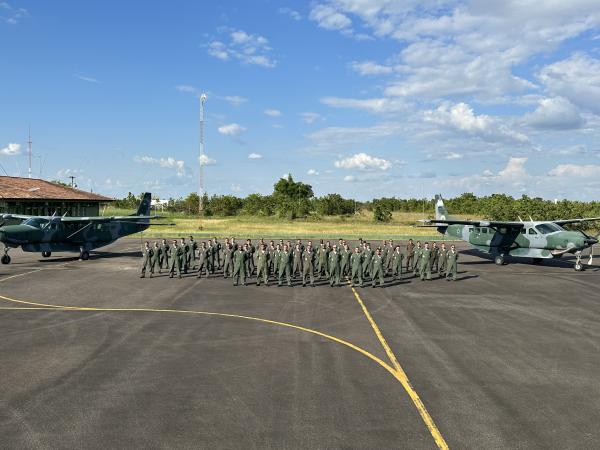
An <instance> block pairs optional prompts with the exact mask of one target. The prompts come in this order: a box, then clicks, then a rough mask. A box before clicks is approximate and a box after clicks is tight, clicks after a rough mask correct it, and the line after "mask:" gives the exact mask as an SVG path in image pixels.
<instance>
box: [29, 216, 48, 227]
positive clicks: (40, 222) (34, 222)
mask: <svg viewBox="0 0 600 450" xmlns="http://www.w3.org/2000/svg"><path fill="white" fill-rule="evenodd" d="M47 223H48V220H47V219H42V218H41V217H31V218H29V219H27V220H26V221H25V222H23V225H29V226H30V227H35V228H42V227H43V226H44V225H46V224H47Z"/></svg>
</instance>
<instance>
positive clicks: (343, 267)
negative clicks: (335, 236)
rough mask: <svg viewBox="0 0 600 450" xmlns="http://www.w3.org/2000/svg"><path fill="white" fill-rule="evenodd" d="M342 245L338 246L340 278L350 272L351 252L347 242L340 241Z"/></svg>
mask: <svg viewBox="0 0 600 450" xmlns="http://www.w3.org/2000/svg"><path fill="white" fill-rule="evenodd" d="M340 240H341V239H340ZM342 242H343V241H342ZM342 245H343V247H340V248H341V249H342V250H341V252H340V255H341V258H340V278H345V277H347V276H348V275H349V274H350V255H351V254H352V252H351V251H350V247H348V244H344V243H342Z"/></svg>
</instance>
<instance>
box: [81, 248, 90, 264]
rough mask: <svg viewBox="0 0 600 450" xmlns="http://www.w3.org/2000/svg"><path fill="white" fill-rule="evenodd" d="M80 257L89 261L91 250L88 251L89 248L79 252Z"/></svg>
mask: <svg viewBox="0 0 600 450" xmlns="http://www.w3.org/2000/svg"><path fill="white" fill-rule="evenodd" d="M79 259H81V260H82V261H87V260H88V259H90V252H88V251H87V250H82V251H81V253H80V254H79Z"/></svg>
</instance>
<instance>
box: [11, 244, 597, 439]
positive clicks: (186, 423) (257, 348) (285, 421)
mask: <svg viewBox="0 0 600 450" xmlns="http://www.w3.org/2000/svg"><path fill="white" fill-rule="evenodd" d="M460 249H461V258H460V260H459V280H458V281H456V282H446V281H445V280H438V279H436V280H433V281H429V282H421V281H419V280H417V279H415V278H408V279H407V280H406V281H405V282H403V283H401V284H396V285H393V286H388V287H386V288H384V289H379V288H378V289H371V288H370V287H368V288H364V289H357V290H356V292H357V293H358V299H357V298H356V297H355V295H354V293H353V291H352V290H351V288H350V287H348V286H343V287H340V288H330V287H329V286H328V285H326V284H324V283H322V284H320V285H319V286H317V287H315V288H309V287H307V288H302V287H300V286H295V287H293V288H289V287H281V288H278V287H276V286H269V287H262V286H261V287H256V286H247V287H241V286H240V287H233V286H232V283H231V281H230V280H225V279H223V278H222V277H220V276H219V277H215V278H213V279H209V280H205V279H202V280H197V279H196V278H194V277H192V276H190V277H185V278H183V279H181V280H178V279H169V278H168V277H166V276H165V275H164V274H163V275H162V276H159V277H156V278H154V279H148V278H146V279H140V278H139V264H140V258H139V252H138V250H139V240H133V239H123V240H121V241H119V242H118V243H116V244H114V245H112V246H110V247H107V248H106V249H103V250H102V251H100V252H96V253H94V254H93V255H92V258H91V259H90V260H89V261H78V260H76V259H75V258H74V257H73V255H70V254H59V255H53V256H52V257H51V258H49V259H45V258H41V256H40V255H37V254H27V253H22V252H20V251H14V250H13V251H11V256H12V261H13V262H12V263H11V264H10V265H8V266H0V296H1V297H0V307H1V308H15V309H1V310H0V380H1V381H2V382H1V384H0V437H1V438H0V440H1V442H2V445H1V446H2V448H19V449H21V448H35V449H38V448H53V449H54V448H57V449H60V448H65V449H66V448H103V449H104V448H232V449H234V448H244V449H252V448H256V449H259V448H260V449H263V448H277V449H295V448H373V449H387V448H389V449H392V448H393V449H397V448H410V449H422V448H423V449H431V448H437V444H436V441H435V440H434V436H435V431H434V432H432V429H431V424H430V426H429V427H428V425H427V424H426V421H425V420H424V419H423V414H422V411H419V410H418V409H417V407H416V406H415V402H414V401H413V400H414V399H413V398H411V393H410V392H409V391H408V390H407V389H406V386H404V385H403V384H402V383H401V382H400V381H399V378H398V377H397V376H395V375H394V373H395V374H398V372H397V371H395V370H396V369H395V368H394V365H393V361H392V360H391V359H390V355H389V354H388V352H386V350H385V349H384V347H383V345H382V340H381V339H380V337H378V336H377V334H376V332H375V331H374V328H373V325H372V324H371V323H370V321H369V320H368V317H367V316H366V315H365V311H364V310H363V308H362V307H361V305H360V302H359V299H360V301H362V302H363V304H364V306H365V308H366V311H368V313H369V314H370V315H371V316H372V319H373V322H374V325H375V326H376V327H377V329H378V330H379V331H380V334H381V336H382V338H383V339H385V342H386V343H387V344H388V345H389V349H390V351H391V352H392V353H393V357H395V358H397V361H398V362H399V365H400V366H401V368H402V369H403V371H404V372H405V373H406V375H407V376H408V379H409V380H410V383H411V385H412V388H414V391H413V392H414V393H415V394H417V395H418V396H419V397H420V399H421V400H422V403H423V405H424V408H425V409H426V413H425V414H427V413H428V414H429V415H430V417H431V418H432V420H433V422H434V423H435V426H436V427H437V430H438V431H439V434H440V436H441V437H442V439H444V440H445V442H446V443H447V444H448V446H449V447H450V448H466V449H483V448H485V449H495V448H498V449H500V448H503V449H504V448H522V449H525V448H527V449H529V448H534V449H537V448H539V449H551V448H569V449H590V448H597V443H598V442H599V441H600V428H599V427H598V424H599V423H600V293H599V289H598V288H599V286H600V267H599V266H597V265H596V266H592V267H591V268H590V269H588V270H586V271H585V272H581V273H576V272H574V271H573V270H572V268H571V265H572V262H569V261H564V262H563V261H559V262H550V263H548V264H544V265H531V264H524V263H514V264H509V265H507V266H504V267H498V266H495V265H494V264H493V263H492V262H491V261H489V260H486V259H481V258H479V257H477V256H474V254H473V253H471V252H469V251H464V250H465V248H464V247H462V246H461V247H460ZM44 305H48V306H44ZM56 305H60V306H63V307H65V306H66V307H69V308H70V309H68V308H56V307H55V306H56ZM16 308H30V309H16ZM82 308H89V309H82ZM107 309H109V310H107ZM115 309H120V310H115ZM182 311H183V312H182ZM206 313H217V314H216V315H208V314H206ZM263 319H264V320H267V321H263ZM268 321H272V322H268ZM290 325H292V326H295V327H302V329H300V328H294V327H290ZM315 332H319V333H323V334H325V335H326V336H323V335H322V334H316V333H315ZM378 361H379V362H378ZM390 370H391V371H390ZM408 389H410V386H408ZM438 442H439V441H438Z"/></svg>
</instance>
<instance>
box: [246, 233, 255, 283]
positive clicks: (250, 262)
mask: <svg viewBox="0 0 600 450" xmlns="http://www.w3.org/2000/svg"><path fill="white" fill-rule="evenodd" d="M246 246H247V250H246V251H247V252H248V258H246V276H247V277H250V276H252V272H254V253H255V252H256V247H254V245H253V244H252V240H251V239H247V240H246Z"/></svg>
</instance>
